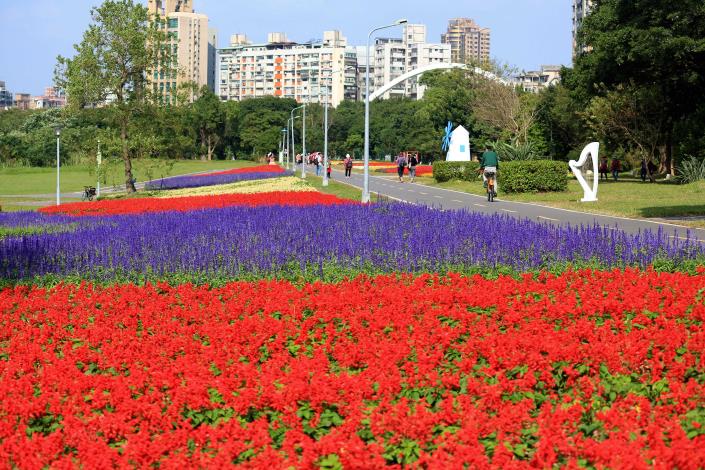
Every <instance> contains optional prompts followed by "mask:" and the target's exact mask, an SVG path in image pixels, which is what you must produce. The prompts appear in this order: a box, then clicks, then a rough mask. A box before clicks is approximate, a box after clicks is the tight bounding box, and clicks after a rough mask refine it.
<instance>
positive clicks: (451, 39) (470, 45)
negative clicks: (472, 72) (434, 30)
mask: <svg viewBox="0 0 705 470" xmlns="http://www.w3.org/2000/svg"><path fill="white" fill-rule="evenodd" d="M441 42H442V43H443V44H450V47H451V59H452V61H453V62H454V63H461V64H465V63H468V62H470V61H475V62H487V61H489V60H490V29H489V28H483V27H481V26H479V25H478V24H477V23H475V21H474V20H472V19H470V18H454V19H452V20H450V21H448V30H447V31H446V33H445V34H442V35H441Z"/></svg>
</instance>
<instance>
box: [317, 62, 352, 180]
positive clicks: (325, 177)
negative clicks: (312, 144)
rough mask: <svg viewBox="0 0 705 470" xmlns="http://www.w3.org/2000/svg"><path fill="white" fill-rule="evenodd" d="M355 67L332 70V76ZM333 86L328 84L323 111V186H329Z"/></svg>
mask: <svg viewBox="0 0 705 470" xmlns="http://www.w3.org/2000/svg"><path fill="white" fill-rule="evenodd" d="M354 68H355V67H345V68H344V69H342V70H337V71H334V72H331V77H332V75H333V74H334V73H340V72H342V73H345V71H346V70H348V69H354ZM343 81H345V77H343ZM332 88H333V87H332V86H330V87H329V86H326V94H325V99H326V101H325V105H324V106H325V108H324V111H323V186H328V105H329V104H330V98H329V93H330V92H332Z"/></svg>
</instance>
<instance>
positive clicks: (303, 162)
mask: <svg viewBox="0 0 705 470" xmlns="http://www.w3.org/2000/svg"><path fill="white" fill-rule="evenodd" d="M303 108H304V117H303V138H302V140H301V147H302V148H301V178H302V179H306V103H304V105H303Z"/></svg>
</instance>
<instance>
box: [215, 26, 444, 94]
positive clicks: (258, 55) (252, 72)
mask: <svg viewBox="0 0 705 470" xmlns="http://www.w3.org/2000/svg"><path fill="white" fill-rule="evenodd" d="M218 56H219V66H218V87H219V92H218V93H219V95H220V97H221V99H222V100H238V101H239V100H243V99H246V98H254V97H260V96H281V97H284V98H293V99H296V100H297V101H299V102H314V103H321V102H324V101H325V99H324V97H325V96H326V94H328V95H329V98H330V99H329V101H330V103H331V104H332V105H333V106H337V105H338V104H339V103H340V102H341V101H343V100H344V99H345V100H363V99H364V97H365V93H366V90H365V72H366V65H367V48H366V47H364V46H360V47H350V46H348V44H347V40H346V39H345V37H344V36H343V35H342V34H341V33H340V32H339V31H326V32H324V33H323V40H322V41H317V42H313V43H306V44H299V43H296V42H292V41H290V40H289V38H287V36H286V34H284V33H269V34H268V35H267V43H265V44H250V42H249V41H248V40H247V37H246V36H245V35H243V34H235V35H233V36H231V37H230V47H226V48H221V49H219V50H218ZM433 63H450V45H447V44H428V43H427V42H426V26H425V25H405V27H404V32H403V35H402V37H401V38H378V39H377V40H376V41H375V44H374V45H373V46H372V47H371V50H370V92H374V90H375V89H376V88H378V87H379V86H383V85H384V84H386V83H389V82H391V81H393V80H394V79H396V78H398V77H400V76H401V75H404V74H405V73H407V72H409V71H411V70H415V69H417V68H419V67H423V66H425V65H429V64H433ZM423 92H424V89H423V87H420V86H419V85H418V83H417V78H416V77H414V78H412V79H409V80H407V81H406V82H404V83H400V84H399V85H397V86H395V87H394V88H393V89H391V90H390V91H388V92H387V93H385V95H384V96H383V97H384V98H389V97H393V96H406V97H411V98H415V99H420V98H422V97H423Z"/></svg>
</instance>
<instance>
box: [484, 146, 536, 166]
mask: <svg viewBox="0 0 705 470" xmlns="http://www.w3.org/2000/svg"><path fill="white" fill-rule="evenodd" d="M493 147H494V150H495V152H497V154H498V155H499V159H500V161H503V162H509V161H518V160H520V161H525V160H536V159H537V158H539V157H538V156H537V155H536V150H535V148H534V145H533V144H532V143H531V142H526V143H523V144H520V143H518V142H517V143H515V144H510V143H507V142H495V143H494V144H493Z"/></svg>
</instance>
